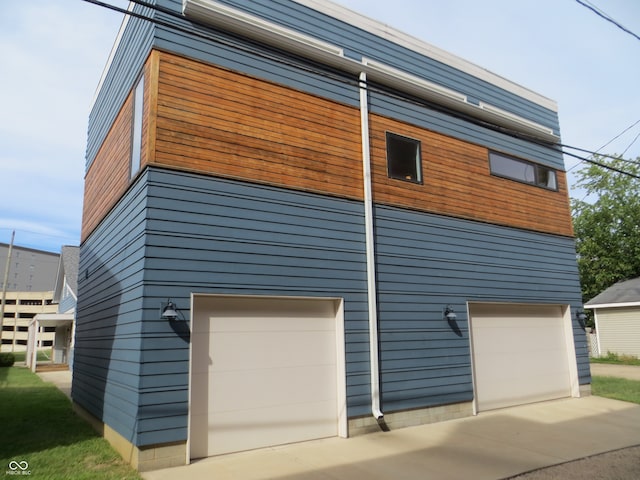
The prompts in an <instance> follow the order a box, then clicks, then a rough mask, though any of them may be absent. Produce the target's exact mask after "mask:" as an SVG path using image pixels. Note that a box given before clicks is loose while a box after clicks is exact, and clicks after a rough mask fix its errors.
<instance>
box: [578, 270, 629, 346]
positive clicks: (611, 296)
mask: <svg viewBox="0 0 640 480" xmlns="http://www.w3.org/2000/svg"><path fill="white" fill-rule="evenodd" d="M584 307H585V308H589V309H592V310H593V316H594V319H595V326H596V333H595V336H596V351H597V352H598V356H601V357H604V356H606V355H607V354H608V353H615V354H617V355H631V356H634V357H639V358H640V277H638V278H632V279H630V280H624V281H621V282H618V283H616V284H615V285H612V286H611V287H609V288H607V289H606V290H605V291H603V292H602V293H600V294H598V295H596V296H595V297H594V298H592V299H591V300H589V301H588V302H587V303H586V304H585V306H584Z"/></svg>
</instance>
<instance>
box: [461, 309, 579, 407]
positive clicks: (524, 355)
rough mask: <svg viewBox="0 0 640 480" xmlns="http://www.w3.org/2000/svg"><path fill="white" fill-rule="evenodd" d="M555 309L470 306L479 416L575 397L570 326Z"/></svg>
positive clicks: (559, 310)
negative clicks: (515, 407) (573, 395)
mask: <svg viewBox="0 0 640 480" xmlns="http://www.w3.org/2000/svg"><path fill="white" fill-rule="evenodd" d="M563 310H564V309H563V308H562V307H560V306H552V305H504V304H470V305H469V313H470V317H471V335H472V346H473V369H474V384H475V385H474V386H475V398H476V406H477V409H478V410H479V411H483V410H491V409H495V408H502V407H507V406H512V405H520V404H524V403H531V402H538V401H543V400H550V399H555V398H562V397H568V396H571V395H572V384H573V383H574V379H575V378H576V377H577V368H576V364H575V354H574V351H575V350H574V348H573V337H572V336H571V333H570V332H571V326H570V325H567V319H565V318H564V315H563Z"/></svg>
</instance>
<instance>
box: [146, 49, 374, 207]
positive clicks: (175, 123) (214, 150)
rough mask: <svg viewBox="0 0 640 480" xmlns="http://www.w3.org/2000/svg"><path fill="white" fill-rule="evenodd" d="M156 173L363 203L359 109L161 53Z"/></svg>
mask: <svg viewBox="0 0 640 480" xmlns="http://www.w3.org/2000/svg"><path fill="white" fill-rule="evenodd" d="M156 147H157V149H156V157H155V161H154V163H155V164H156V165H161V166H166V167H172V168H178V169H182V170H188V171H196V172H200V173H205V174H210V175H217V176H223V177H231V178H239V179H246V180H250V181H253V182H262V183H268V184H273V185H281V186H286V187H288V188H294V189H300V190H307V191H313V192H319V193H328V194H331V195H339V196H344V197H349V198H361V197H362V172H361V170H362V169H361V162H360V158H361V153H360V117H359V112H358V110H357V109H354V108H352V107H348V106H345V105H341V104H337V103H335V102H331V101H328V100H325V99H321V98H318V97H316V96H313V95H309V94H305V93H301V92H298V91H295V90H292V89H289V88H285V87H281V86H278V85H275V84H271V83H268V82H264V81H260V80H256V79H253V78H250V77H246V76H243V75H239V74H236V73H233V72H230V71H227V70H223V69H220V68H217V67H214V66H209V65H204V64H201V63H198V62H194V61H191V60H188V59H185V58H180V57H176V56H173V55H169V54H166V53H162V54H161V57H160V76H159V91H158V118H157V137H156Z"/></svg>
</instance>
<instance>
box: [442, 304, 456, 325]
mask: <svg viewBox="0 0 640 480" xmlns="http://www.w3.org/2000/svg"><path fill="white" fill-rule="evenodd" d="M443 317H444V318H445V319H446V320H447V321H448V322H455V321H456V318H458V316H457V315H456V312H454V311H453V308H451V305H447V308H445V309H444V313H443Z"/></svg>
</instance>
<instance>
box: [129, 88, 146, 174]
mask: <svg viewBox="0 0 640 480" xmlns="http://www.w3.org/2000/svg"><path fill="white" fill-rule="evenodd" d="M143 102H144V77H141V78H140V80H138V84H137V85H136V89H135V91H134V93H133V129H132V133H131V135H132V138H131V174H130V178H133V177H134V176H135V175H136V173H138V170H140V150H141V148H142V111H143V107H144V104H143Z"/></svg>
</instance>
